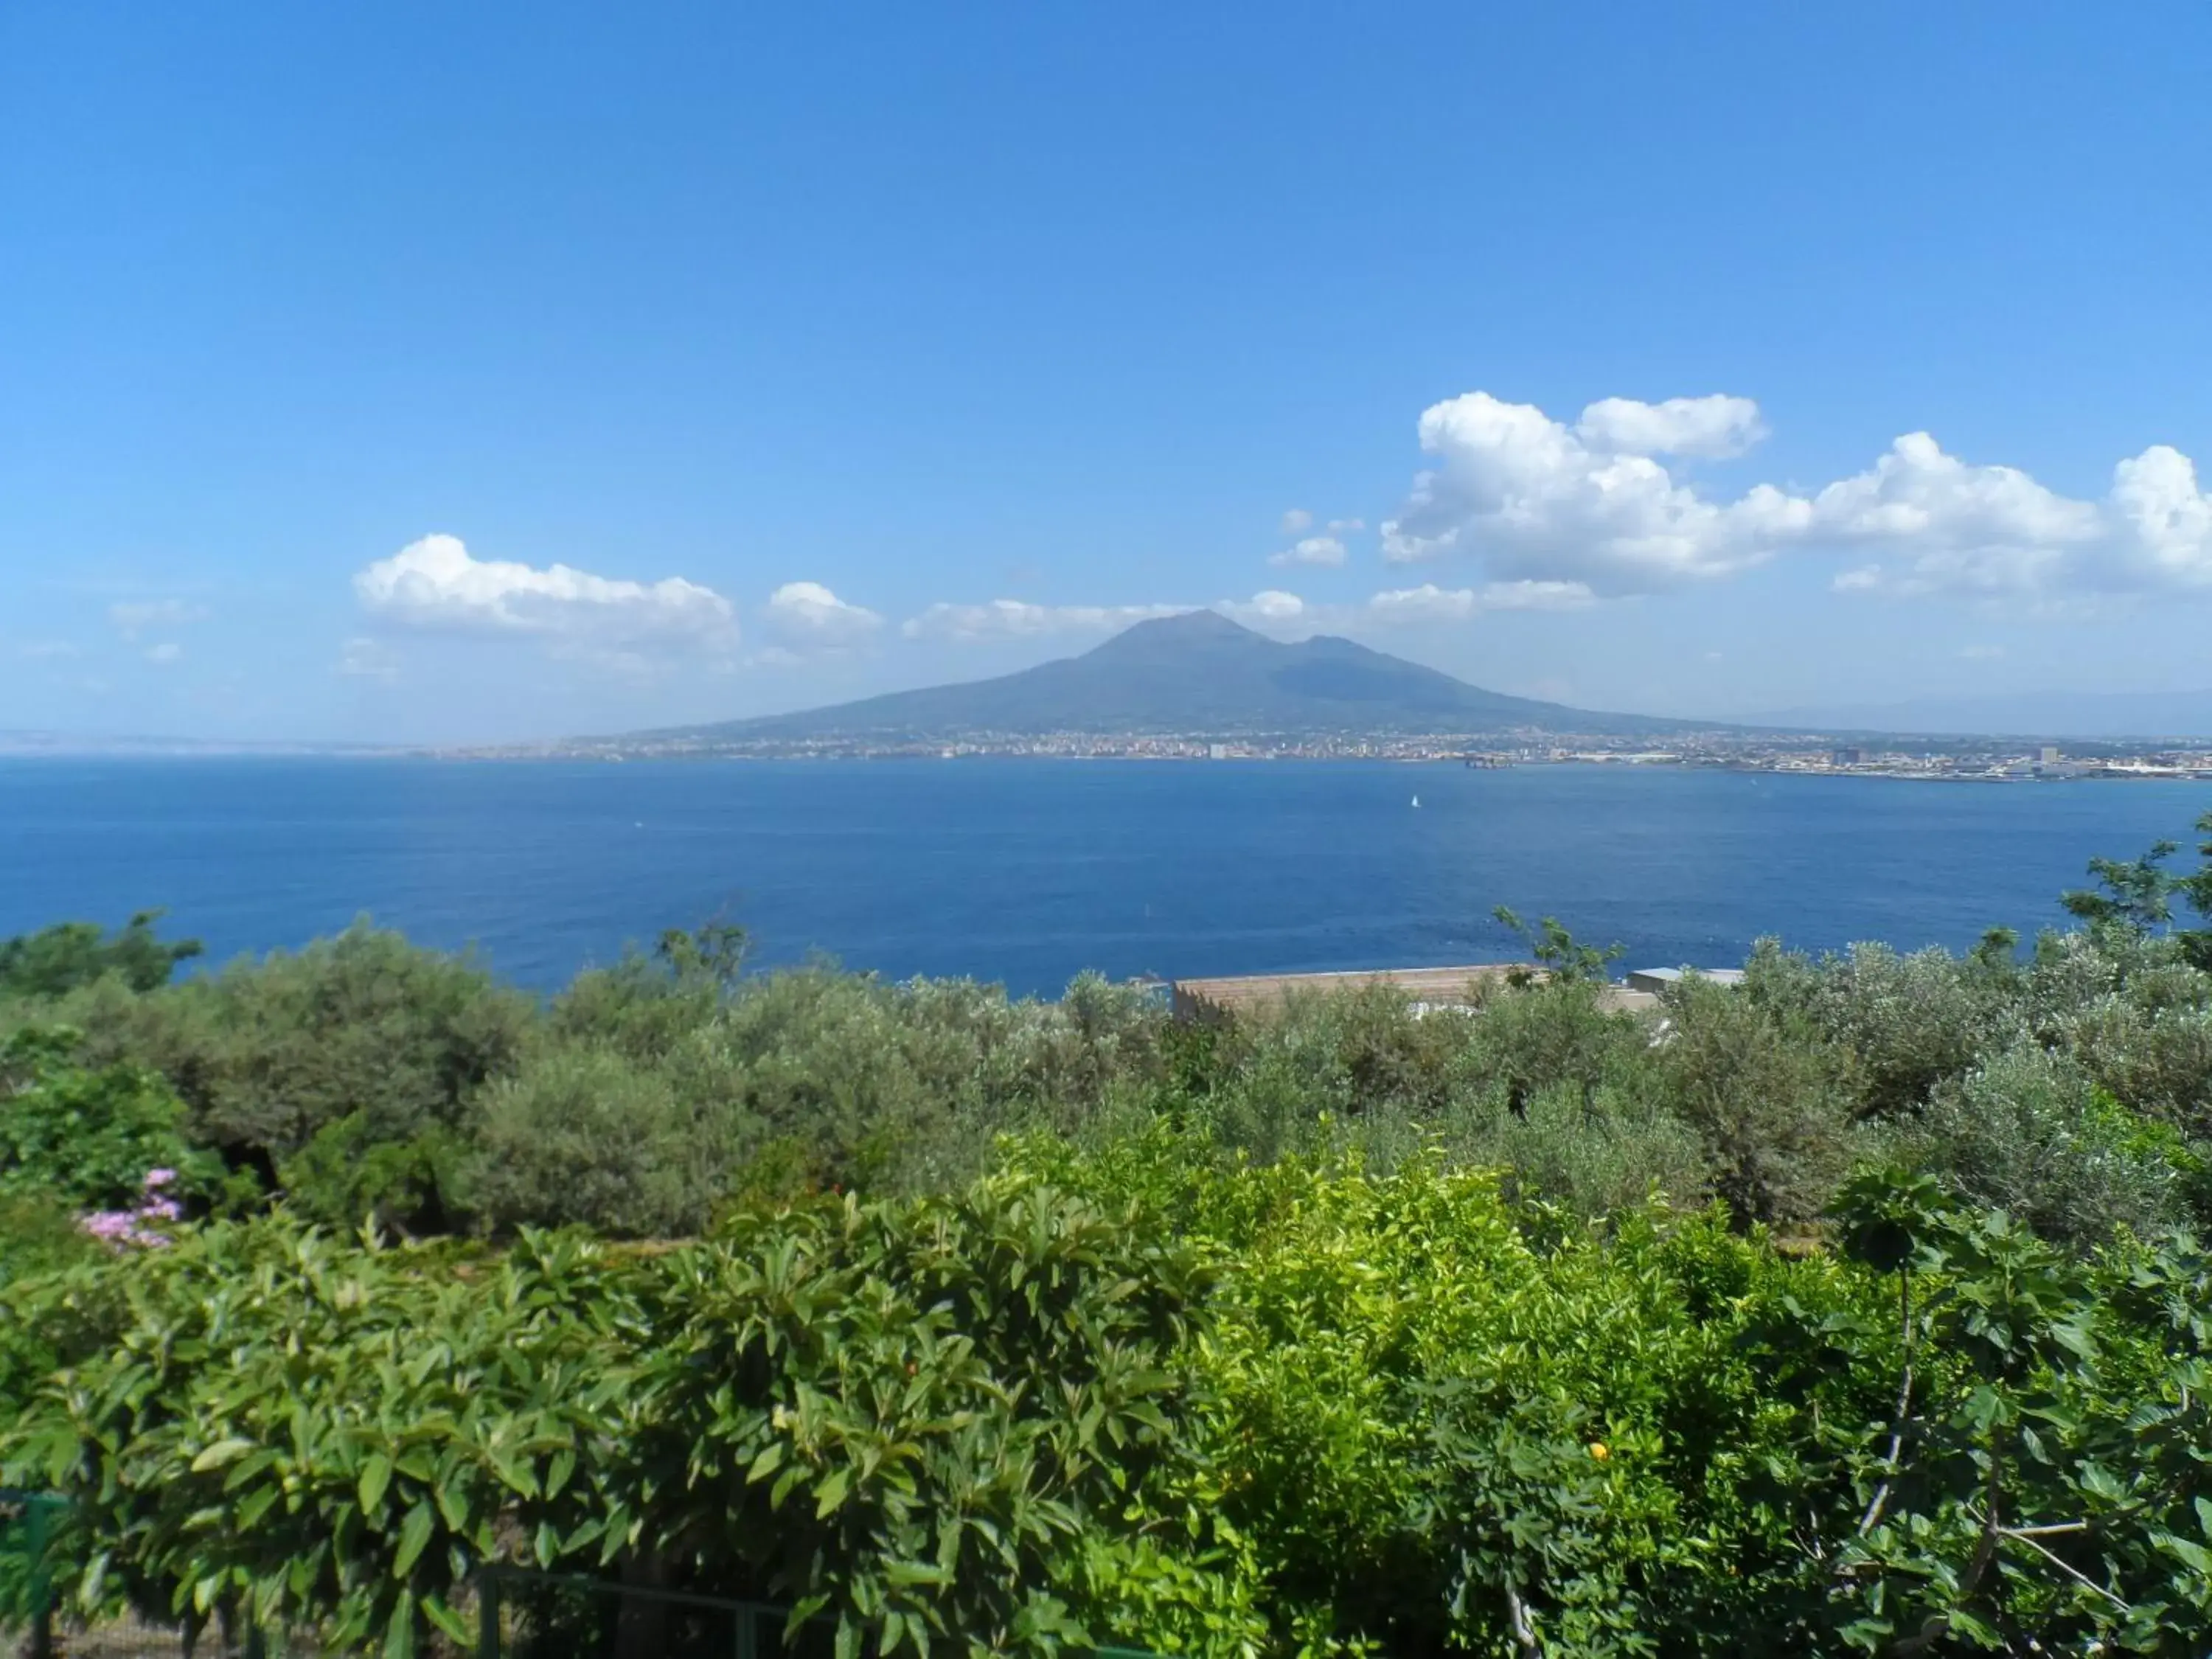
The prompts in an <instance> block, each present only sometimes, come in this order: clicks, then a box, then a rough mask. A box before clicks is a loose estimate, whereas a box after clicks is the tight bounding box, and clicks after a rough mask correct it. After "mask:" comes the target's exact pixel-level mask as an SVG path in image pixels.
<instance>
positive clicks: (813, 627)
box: [761, 582, 884, 651]
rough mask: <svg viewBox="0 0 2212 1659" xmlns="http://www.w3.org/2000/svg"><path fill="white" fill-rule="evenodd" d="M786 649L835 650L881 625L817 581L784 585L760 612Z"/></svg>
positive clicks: (875, 617)
mask: <svg viewBox="0 0 2212 1659" xmlns="http://www.w3.org/2000/svg"><path fill="white" fill-rule="evenodd" d="M761 615H762V620H763V623H765V624H766V625H767V627H768V629H769V631H770V632H772V633H773V634H775V636H776V637H777V638H778V639H780V640H781V641H783V642H784V643H785V644H786V645H787V646H791V647H798V648H800V649H805V648H810V647H811V648H813V649H816V650H826V651H835V650H840V649H842V648H844V647H849V646H854V645H858V644H860V642H861V641H864V640H866V639H869V638H871V637H872V635H874V634H875V633H876V631H877V630H878V629H880V628H881V627H882V626H883V625H884V619H883V618H882V617H879V616H878V615H877V614H876V613H875V612H874V611H871V610H869V609H868V608H867V607H866V605H849V604H848V603H847V602H846V601H845V600H843V599H839V598H838V597H837V596H836V594H835V593H833V592H830V591H829V589H828V588H826V587H824V586H822V584H821V583H819V582H786V583H785V584H784V585H783V586H781V587H779V588H777V589H776V590H775V592H773V593H771V594H769V599H768V605H767V607H766V609H765V610H764V611H763V612H762V613H761Z"/></svg>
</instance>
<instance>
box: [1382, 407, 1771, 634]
mask: <svg viewBox="0 0 2212 1659" xmlns="http://www.w3.org/2000/svg"><path fill="white" fill-rule="evenodd" d="M1675 404H1676V405H1681V406H1683V407H1680V408H1677V407H1675V406H1674V405H1669V404H1633V403H1631V402H1630V401H1629V400H1627V399H1626V398H1608V399H1607V400H1606V401H1605V402H1603V403H1601V404H1591V405H1590V406H1589V409H1587V410H1584V411H1583V422H1582V423H1581V424H1579V425H1578V426H1577V427H1575V428H1568V427H1567V426H1565V425H1564V424H1562V423H1561V422H1558V421H1554V420H1553V419H1552V418H1551V417H1550V416H1547V415H1546V414H1545V413H1544V411H1543V410H1541V409H1538V408H1536V407H1535V406H1534V405H1533V404H1509V403H1505V402H1504V401H1502V400H1501V399H1499V398H1493V397H1492V396H1491V395H1490V394H1489V393H1488V392H1468V393H1467V394H1466V395H1465V396H1463V397H1459V398H1451V399H1449V401H1447V402H1444V403H1441V404H1436V405H1434V406H1433V407H1432V408H1431V409H1429V410H1427V411H1426V412H1425V413H1424V414H1423V415H1422V416H1421V421H1420V441H1421V447H1422V449H1423V450H1424V451H1425V452H1426V453H1429V454H1431V455H1433V456H1434V457H1436V459H1437V465H1435V466H1434V467H1433V468H1432V469H1431V470H1430V471H1425V472H1423V473H1422V474H1420V475H1419V477H1417V478H1416V479H1415V480H1414V483H1413V493H1412V495H1410V496H1409V497H1408V499H1407V502H1406V505H1405V507H1403V508H1402V509H1401V511H1400V513H1399V514H1398V516H1397V517H1396V518H1395V519H1393V520H1389V521H1388V522H1386V523H1385V524H1384V525H1383V556H1384V557H1385V558H1386V559H1388V560H1389V561H1390V562H1393V563H1397V564H1409V563H1415V562H1420V561H1423V560H1428V559H1437V558H1443V557H1447V556H1453V555H1466V556H1476V557H1480V559H1481V560H1482V562H1483V563H1484V565H1485V567H1486V569H1487V570H1488V572H1489V573H1490V574H1492V576H1494V577H1496V578H1498V579H1499V580H1506V581H1516V580H1528V581H1566V582H1579V583H1582V584H1583V585H1584V586H1587V587H1588V588H1589V590H1590V591H1591V592H1594V593H1597V594H1601V595H1606V596H1612V595H1617V594H1624V593H1638V592H1650V591H1652V590H1654V589H1656V588H1662V587H1670V586H1679V585H1680V584H1682V583H1685V582H1690V581H1695V580H1700V579H1703V578H1711V577H1715V576H1723V575H1727V574H1731V573H1733V572H1735V571H1738V570H1742V569H1745V568H1748V567H1750V566H1752V565H1754V564H1757V563H1759V562H1761V561H1762V560H1764V559H1765V558H1767V557H1768V556H1771V554H1772V552H1773V551H1774V550H1775V549H1776V547H1777V546H1778V544H1780V543H1781V542H1783V541H1784V540H1786V539H1789V538H1791V537H1793V536H1796V535H1797V534H1800V533H1802V531H1803V529H1804V528H1805V526H1807V525H1808V524H1809V522H1810V521H1811V518H1812V513H1813V504H1812V503H1811V502H1810V501H1805V500H1802V499H1800V498H1798V497H1796V496H1792V495H1787V494H1785V493H1784V492H1783V491H1781V490H1778V489H1774V488H1772V487H1771V486H1770V485H1765V484H1761V485H1759V486H1758V487H1756V488H1755V489H1752V490H1750V491H1748V492H1747V494H1745V495H1743V496H1741V497H1740V498H1739V499H1737V500H1736V501H1730V502H1727V503H1721V502H1716V501H1709V500H1707V499H1706V498H1705V496H1703V495H1700V494H1699V492H1698V490H1697V489H1695V488H1693V487H1692V485H1690V484H1689V483H1685V482H1683V481H1682V480H1680V479H1678V478H1676V477H1674V475H1673V473H1671V472H1670V471H1668V468H1667V467H1666V466H1665V465H1662V463H1661V462H1659V461H1658V460H1657V459H1654V456H1655V454H1656V453H1687V451H1686V449H1685V448H1684V446H1688V447H1690V448H1693V449H1696V450H1699V452H1700V453H1711V450H1712V449H1713V448H1714V447H1716V446H1717V445H1719V444H1720V443H1722V442H1723V440H1724V439H1725V440H1726V441H1747V440H1748V438H1749V436H1750V435H1751V434H1752V433H1753V432H1754V431H1755V430H1756V422H1757V409H1756V406H1755V405H1752V404H1749V403H1748V400H1747V399H1743V398H1682V399H1677V400H1675ZM1670 410H1671V411H1672V412H1670ZM1632 444H1635V445H1643V446H1645V448H1644V450H1638V449H1637V448H1632V447H1630V446H1631V445H1632Z"/></svg>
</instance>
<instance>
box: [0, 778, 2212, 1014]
mask: <svg viewBox="0 0 2212 1659" xmlns="http://www.w3.org/2000/svg"><path fill="white" fill-rule="evenodd" d="M1416 795H1418V796H1419V800H1420V805H1419V806H1418V807H1416V806H1414V805H1412V802H1413V798H1414V797H1415V796H1416ZM2208 808H2212V785H2204V784H2179V783H2093V782H2077V783H2069V784H2031V785H2017V786H2003V785H1988V784H1936V783H1908V782H1898V781H1887V780H1881V779H1856V778H1818V777H1801V778H1790V777H1775V776H1755V775H1738V774H1732V773H1723V772H1705V771H1679V770H1674V769H1631V768H1627V767H1597V766H1593V767H1524V768H1516V769H1510V770H1505V771H1497V772H1480V771H1469V770H1467V769H1463V768H1459V767H1444V766H1428V767H1408V766H1397V765H1387V764H1375V765H1363V764H1357V763H1214V764H1145V763H1069V762H1057V763H1055V762H1037V763H1024V762H1015V761H992V762H956V763H930V762H915V763H902V762H855V763H744V764H697V763H692V764H683V763H671V764H665V765H644V764H629V765H620V766H613V765H603V764H582V765H574V766H568V765H511V766H507V765H453V764H441V763H432V762H416V761H392V762H385V761H307V760H254V761H230V760H222V761H215V760H194V761H143V760H131V761H98V762H91V761H58V760H38V761H21V762H6V763H0V935H4V934H7V933H15V932H19V931H21V930H23V929H25V928H29V927H40V926H43V925H44V924H46V923H47V922H51V921H58V920H61V919H64V918H76V917H84V918H94V919H98V920H101V921H120V920H121V919H122V918H123V917H124V916H125V915H127V914H128V913H129V912H130V911H131V910H133V909H137V908H146V907H150V906H155V905H161V906H166V907H167V908H168V911H169V913H170V923H169V926H170V927H172V928H173V930H174V931H175V932H178V933H189V934H193V935H197V937H199V938H201V939H204V940H205V941H206V942H207V945H208V947H209V950H210V952H211V953H212V954H213V955H214V956H215V957H217V958H218V959H220V958H222V957H228V956H230V955H233V954H235V953H237V952H240V951H264V950H268V949H270V948H272V947H276V946H289V945H298V944H300V943H301V942H302V941H304V940H306V939H309V938H312V937H313V935H315V934H317V933H326V932H329V931H330V930H331V929H333V928H337V927H343V926H344V925H345V924H346V923H347V922H348V921H350V920H351V919H352V918H353V917H354V916H356V915H359V914H362V913H367V914H368V915H373V916H374V917H375V919H376V920H377V921H380V922H384V923H388V924H391V925H393V926H396V927H402V928H404V929H405V930H406V931H407V933H410V935H412V936H413V937H414V938H416V939H419V940H421V941H422V942H424V943H428V944H433V945H443V946H451V947H457V946H460V945H469V944H474V945H477V946H478V947H479V948H480V949H481V950H482V951H483V953H484V954H485V955H486V956H487V957H489V960H490V962H491V963H492V965H493V966H494V967H495V968H496V969H499V970H500V971H501V973H503V974H505V975H507V976H509V977H511V978H513V979H516V980H518V981H522V982H524V983H526V984H529V985H533V986H538V987H552V986H556V985H557V984H559V983H561V982H562V981H564V980H566V979H567V978H568V975H570V974H572V973H574V971H575V970H576V969H578V968H579V967H580V966H582V965H584V964H585V963H589V962H592V961H600V962H604V961H605V960H607V959H609V958H610V957H613V956H614V955H615V954H616V953H617V952H618V951H620V950H621V948H622V946H623V943H624V941H626V940H631V939H651V938H652V937H653V935H654V934H656V933H658V932H659V930H660V929H662V928H664V927H684V926H690V925H692V924H694V923H696V922H698V921H703V920H705V919H707V918H708V917H709V916H712V915H715V914H716V913H717V912H722V913H726V915H729V916H731V917H732V918H733V919H735V920H738V921H742V922H743V923H744V924H745V926H746V927H749V928H750V929H751V930H752V932H753V933H754V935H755V937H756V939H757V942H758V947H759V950H760V953H761V956H762V957H763V958H764V959H766V960H769V961H772V962H790V961H796V960H799V959H801V958H803V957H805V956H806V955H807V954H808V953H809V952H811V951H823V952H827V953H829V954H831V955H834V956H836V957H838V958H840V959H842V961H843V962H844V963H846V964H847V965H848V966H851V967H854V968H866V969H877V970H879V971H881V972H883V973H885V974H888V975H895V976H904V975H911V974H917V973H925V974H963V975H975V976H976V977H978V978H982V979H989V980H1000V981H1005V982H1006V984H1007V985H1008V986H1009V987H1012V988H1013V989H1014V990H1017V991H1023V992H1042V993H1049V992H1053V991H1055V990H1057V989H1058V988H1059V987H1060V986H1061V985H1063V984H1065V983H1066V981H1067V980H1068V979H1069V978H1070V977H1071V976H1072V975H1073V974H1075V973H1076V972H1077V971H1078V970H1079V969H1083V968H1085V967H1095V968H1098V969H1103V970H1104V971H1105V972H1107V973H1109V974H1111V975H1116V976H1121V975H1135V974H1140V973H1156V974H1161V975H1169V976H1176V975H1196V974H1216V973H1245V972H1262V971H1287V970H1292V969H1324V968H1358V967H1375V966H1382V965H1389V964H1407V965H1413V964H1422V963H1451V962H1460V961H1467V960H1470V959H1478V960H1479V959H1485V958H1493V957H1498V956H1500V955H1503V954H1509V953H1510V951H1509V944H1510V942H1509V941H1508V939H1506V937H1505V935H1504V933H1502V931H1501V930H1499V929H1498V927H1496V925H1495V924H1494V923H1492V922H1491V921H1489V920H1488V918H1489V915H1490V911H1491V908H1492V906H1494V905H1498V904H1501V903H1503V904H1510V905H1511V906H1513V907H1514V908H1516V909H1519V910H1521V911H1522V912H1523V913H1524V914H1525V915H1529V916H1531V917H1534V916H1535V915H1543V914H1550V915H1558V916H1559V918H1560V919H1561V920H1562V921H1565V922H1566V923H1567V925H1568V926H1569V927H1571V928H1572V929H1573V930H1574V931H1575V932H1576V933H1577V934H1579V935H1585V936H1588V937H1589V938H1591V939H1599V940H1613V939H1618V940H1620V941H1621V942H1622V943H1623V944H1625V945H1626V946H1627V947H1628V957H1629V959H1630V963H1631V965H1633V964H1635V963H1684V962H1687V963H1703V964H1705V965H1707V966H1712V965H1719V964H1726V963H1735V962H1737V961H1739V960H1741V957H1742V956H1743V954H1744V952H1745V951H1746V950H1747V948H1748V946H1749V945H1750V943H1751V941H1752V940H1753V939H1754V938H1756V937H1757V936H1758V935H1759V934H1761V933H1780V934H1782V935H1783V936H1784V938H1785V939H1788V940H1789V941H1790V942H1791V943H1792V944H1796V945H1804V946H1808V947H1812V948H1830V947H1835V946H1840V945H1845V944H1848V943H1849V942H1850V941H1851V940H1854V939H1888V940H1891V941H1893V942H1894V943H1897V944H1899V945H1922V944H1928V943H1937V944H1942V945H1950V946H1953V947H1954V948H1956V947H1963V946H1965V945H1970V944H1972V942H1973V940H1974V939H1976V938H1977V937H1978V935H1979V934H1980V933H1981V932H1982V930H1983V929H1984V928H1986V927H1991V926H1995V925H1998V924H2004V925H2008V926H2011V927H2019V928H2021V929H2022V930H2023V931H2033V929H2034V928H2035V927H2039V926H2041V925H2043V924H2045V923H2046V922H2051V921H2057V920H2060V919H2061V917H2060V913H2059V911H2058V909H2057V904H2056V902H2055V897H2056V895H2057V892H2058V891H2059V890H2060V889H2062V888H2063V887H2067V886H2073V885H2078V884H2080V883H2081V877H2082V866H2083V864H2084V861H2085V860H2087V859H2088V858H2089V857H2090V856H2092V855H2093V854H2100V853H2104V854H2115V855H2124V856H2130V857H2131V856H2133V855H2134V854H2136V853H2138V852H2140V851H2141V850H2142V848H2144V847H2145V846H2147V845H2148V843H2149V842H2152V841H2154V840H2157V839H2159V838H2160V837H2161V836H2164V837H2170V838H2175V839H2180V838H2183V837H2185V836H2186V835H2187V833H2188V830H2189V826H2190V824H2191V822H2192V821H2193V820H2194V818H2195V817H2197V815H2198V814H2199V813H2201V812H2203V811H2206V810H2207V809H2208Z"/></svg>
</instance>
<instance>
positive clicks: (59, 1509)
mask: <svg viewBox="0 0 2212 1659" xmlns="http://www.w3.org/2000/svg"><path fill="white" fill-rule="evenodd" d="M64 1507H65V1506H64V1504H63V1503H62V1501H61V1499H59V1498H52V1497H49V1496H48V1495H47V1494H46V1493H44V1492H19V1491H17V1490H16V1489H15V1488H14V1487H12V1486H0V1632H5V1633H7V1634H9V1635H11V1636H12V1635H15V1634H16V1633H18V1632H21V1633H22V1635H23V1638H24V1642H25V1646H24V1651H25V1652H26V1653H27V1654H29V1655H30V1656H31V1659H49V1656H51V1655H52V1652H53V1650H54V1611H53V1578H52V1571H51V1568H50V1567H49V1565H48V1563H47V1560H46V1553H47V1547H48V1545H49V1544H50V1543H51V1542H52V1538H53V1534H54V1528H55V1524H56V1523H57V1522H58V1521H59V1520H60V1518H61V1516H62V1513H63V1511H64Z"/></svg>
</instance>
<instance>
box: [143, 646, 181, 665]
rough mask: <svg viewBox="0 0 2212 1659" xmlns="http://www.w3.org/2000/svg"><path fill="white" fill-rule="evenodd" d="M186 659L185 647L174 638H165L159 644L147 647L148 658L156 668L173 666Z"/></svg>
mask: <svg viewBox="0 0 2212 1659" xmlns="http://www.w3.org/2000/svg"><path fill="white" fill-rule="evenodd" d="M184 659H185V647H183V646H181V645H179V644H178V643H177V642H176V641H174V640H165V641H162V642H161V644H159V645H155V646H149V647H147V651H146V660H147V661H148V662H150V663H152V664H153V665H154V666H155V667H156V668H172V667H174V666H175V665H177V664H179V663H180V662H182V661H183V660H184Z"/></svg>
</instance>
